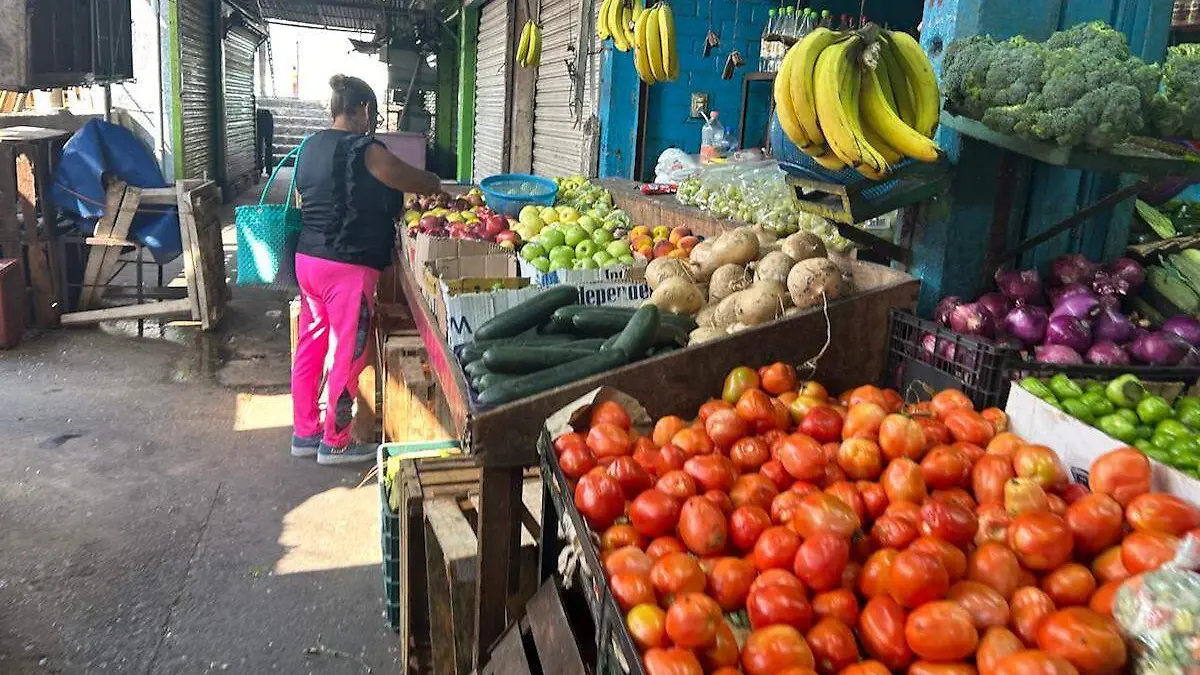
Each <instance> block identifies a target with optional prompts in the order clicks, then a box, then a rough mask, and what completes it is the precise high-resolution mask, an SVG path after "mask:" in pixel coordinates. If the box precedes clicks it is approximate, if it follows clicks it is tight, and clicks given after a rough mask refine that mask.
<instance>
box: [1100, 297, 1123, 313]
mask: <svg viewBox="0 0 1200 675" xmlns="http://www.w3.org/2000/svg"><path fill="white" fill-rule="evenodd" d="M1096 299H1097V300H1099V301H1100V311H1101V312H1103V311H1104V310H1110V311H1113V312H1119V311H1121V296H1119V295H1101V296H1097V298H1096Z"/></svg>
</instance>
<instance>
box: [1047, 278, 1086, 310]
mask: <svg viewBox="0 0 1200 675" xmlns="http://www.w3.org/2000/svg"><path fill="white" fill-rule="evenodd" d="M1080 293H1086V294H1087V295H1092V287H1091V286H1086V285H1084V284H1081V283H1079V282H1078V281H1075V282H1072V283H1069V284H1067V285H1066V286H1061V287H1059V288H1051V289H1050V290H1049V291H1046V294H1047V295H1049V296H1050V305H1051V306H1053V307H1058V303H1060V302H1062V301H1063V298H1066V297H1069V296H1072V295H1079V294H1080Z"/></svg>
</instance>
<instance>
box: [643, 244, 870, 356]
mask: <svg viewBox="0 0 1200 675" xmlns="http://www.w3.org/2000/svg"><path fill="white" fill-rule="evenodd" d="M646 281H647V282H648V283H649V284H650V288H651V290H652V291H653V294H652V295H651V296H650V299H649V300H648V302H649V303H650V304H653V305H656V306H657V307H658V308H659V309H660V310H662V311H665V312H669V313H671V314H677V315H686V316H693V317H695V319H696V324H697V326H698V327H697V328H696V330H694V331H692V333H691V335H690V336H689V338H690V339H689V342H688V344H699V343H701V342H705V341H708V340H714V339H716V338H719V337H721V336H723V335H727V334H730V333H736V332H738V331H740V330H745V329H747V328H751V327H753V326H757V325H760V324H763V323H767V322H769V321H774V320H776V319H779V318H782V317H783V316H785V315H788V314H793V313H796V312H800V311H803V310H805V309H808V308H810V307H816V306H821V305H822V303H826V302H832V301H834V300H836V299H838V298H841V297H844V296H847V295H850V294H851V293H853V291H854V285H853V282H852V280H851V279H850V277H849V276H848V275H846V274H845V273H844V272H843V270H842V268H841V267H839V266H838V265H837V264H836V263H835V262H833V261H832V260H830V259H829V257H828V255H827V252H826V249H825V244H824V243H823V242H822V241H821V239H820V237H818V236H816V235H815V234H812V233H810V232H797V233H795V234H792V235H790V236H788V237H786V238H783V239H779V238H777V237H776V235H775V234H774V233H773V232H771V231H769V230H767V229H765V228H762V227H758V226H748V227H739V228H737V229H734V230H730V231H728V232H725V233H724V234H722V235H720V236H718V237H715V238H713V239H707V240H705V241H703V242H701V243H700V244H698V245H697V246H696V247H695V248H694V249H692V253H691V257H690V259H689V260H679V259H676V258H656V259H655V260H653V261H651V262H650V264H649V265H648V266H647V268H646Z"/></svg>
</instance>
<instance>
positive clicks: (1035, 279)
mask: <svg viewBox="0 0 1200 675" xmlns="http://www.w3.org/2000/svg"><path fill="white" fill-rule="evenodd" d="M996 288H999V289H1000V292H1001V293H1003V294H1004V295H1005V296H1006V297H1007V298H1008V299H1009V300H1012V301H1013V302H1014V303H1016V304H1018V305H1022V304H1024V305H1029V304H1037V303H1038V301H1040V300H1041V298H1042V278H1041V277H1040V276H1038V273H1037V270H1020V271H1017V270H996Z"/></svg>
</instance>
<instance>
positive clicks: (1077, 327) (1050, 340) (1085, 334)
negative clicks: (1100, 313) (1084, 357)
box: [1046, 316, 1092, 353]
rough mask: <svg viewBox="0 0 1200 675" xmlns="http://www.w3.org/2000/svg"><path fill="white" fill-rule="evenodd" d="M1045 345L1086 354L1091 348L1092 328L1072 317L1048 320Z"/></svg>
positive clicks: (1088, 324) (1085, 322)
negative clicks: (1067, 348)
mask: <svg viewBox="0 0 1200 675" xmlns="http://www.w3.org/2000/svg"><path fill="white" fill-rule="evenodd" d="M1046 344H1047V345H1062V346H1064V347H1070V348H1071V349H1073V350H1075V351H1076V352H1081V353H1082V352H1086V351H1087V350H1088V347H1091V346H1092V326H1091V324H1090V323H1089V322H1087V321H1084V320H1082V319H1078V318H1076V317H1073V316H1059V317H1054V318H1051V319H1050V323H1049V324H1047V325H1046Z"/></svg>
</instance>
